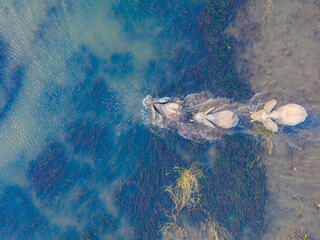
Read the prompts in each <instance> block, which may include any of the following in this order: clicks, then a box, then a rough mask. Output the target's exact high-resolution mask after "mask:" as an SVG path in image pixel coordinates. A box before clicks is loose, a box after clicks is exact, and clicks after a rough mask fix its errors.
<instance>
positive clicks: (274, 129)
mask: <svg viewBox="0 0 320 240" xmlns="http://www.w3.org/2000/svg"><path fill="white" fill-rule="evenodd" d="M263 125H264V126H265V127H266V129H269V130H271V131H272V132H277V131H278V125H277V124H276V123H275V122H274V121H272V120H271V118H267V119H266V120H265V121H263Z"/></svg>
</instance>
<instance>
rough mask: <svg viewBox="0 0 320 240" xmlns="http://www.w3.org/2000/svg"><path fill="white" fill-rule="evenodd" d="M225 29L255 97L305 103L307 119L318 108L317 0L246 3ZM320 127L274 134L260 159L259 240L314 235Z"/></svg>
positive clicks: (319, 220)
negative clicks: (264, 193)
mask: <svg viewBox="0 0 320 240" xmlns="http://www.w3.org/2000/svg"><path fill="white" fill-rule="evenodd" d="M227 34H230V35H232V36H234V37H235V38H236V39H237V40H239V41H241V42H242V43H243V44H242V45H241V47H239V49H238V50H237V54H238V58H239V61H238V63H239V64H238V69H239V72H240V73H241V74H242V76H244V77H246V79H247V80H248V81H249V83H250V85H251V86H252V90H253V91H254V92H255V93H259V94H260V97H261V99H263V100H266V99H272V98H276V99H277V100H278V101H279V102H280V103H289V102H295V103H299V104H301V105H303V106H305V107H306V108H307V110H308V113H309V116H310V118H312V119H311V120H310V121H311V122H312V121H317V119H319V111H320V1H312V0H290V1H288V0H279V1H275V0H250V1H248V2H247V3H246V4H244V5H243V6H242V8H241V9H240V10H239V11H238V13H237V17H236V18H235V20H234V21H233V23H231V24H230V25H229V28H228V29H227ZM319 139H320V131H319V126H317V125H316V124H315V125H313V127H311V128H309V129H306V130H303V129H300V130H299V131H298V133H297V134H294V135H292V134H291V135H290V134H287V133H285V132H280V133H277V134H276V135H275V136H274V137H273V140H272V141H273V146H274V149H273V153H272V154H271V155H267V154H266V157H265V163H266V166H267V173H268V180H267V189H268V194H269V195H268V199H267V203H266V208H265V226H264V229H265V233H264V236H263V239H264V240H270V239H288V238H289V236H290V234H294V233H300V234H304V233H305V232H306V233H308V234H309V236H310V237H312V239H320V227H319V226H320V211H319V207H318V205H317V204H319V203H320V148H319Z"/></svg>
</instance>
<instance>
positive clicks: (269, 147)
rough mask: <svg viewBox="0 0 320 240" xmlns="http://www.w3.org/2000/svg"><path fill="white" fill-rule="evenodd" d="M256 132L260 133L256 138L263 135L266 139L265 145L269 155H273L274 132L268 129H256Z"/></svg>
mask: <svg viewBox="0 0 320 240" xmlns="http://www.w3.org/2000/svg"><path fill="white" fill-rule="evenodd" d="M255 131H258V133H257V134H255V136H259V135H262V136H264V137H265V143H266V146H267V150H268V154H269V155H271V154H272V151H273V142H272V137H273V136H274V132H273V131H271V130H269V129H266V128H260V129H256V130H255Z"/></svg>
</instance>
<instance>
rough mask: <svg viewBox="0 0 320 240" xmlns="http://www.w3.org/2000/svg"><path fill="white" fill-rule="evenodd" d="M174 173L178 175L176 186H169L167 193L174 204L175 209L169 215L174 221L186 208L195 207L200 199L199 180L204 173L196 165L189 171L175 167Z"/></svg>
mask: <svg viewBox="0 0 320 240" xmlns="http://www.w3.org/2000/svg"><path fill="white" fill-rule="evenodd" d="M173 172H174V173H177V174H178V175H179V177H178V178H177V181H176V184H175V185H174V186H173V185H169V186H167V187H166V189H165V191H166V192H168V193H169V195H170V198H171V199H172V201H173V203H174V208H173V209H172V211H171V214H170V215H169V216H170V217H171V218H172V219H173V220H174V221H176V220H177V216H178V215H179V214H180V212H181V211H182V209H183V208H184V207H195V206H196V205H197V203H198V202H199V199H200V194H199V191H200V186H199V179H200V178H202V177H203V172H202V171H201V170H200V169H198V168H197V167H196V166H195V165H192V166H191V167H190V168H189V169H185V168H179V167H174V169H173Z"/></svg>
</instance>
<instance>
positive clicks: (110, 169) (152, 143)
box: [0, 0, 265, 240]
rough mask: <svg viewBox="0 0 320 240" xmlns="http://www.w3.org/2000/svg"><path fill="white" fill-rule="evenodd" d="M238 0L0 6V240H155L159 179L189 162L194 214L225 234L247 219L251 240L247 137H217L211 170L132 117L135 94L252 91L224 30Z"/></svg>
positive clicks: (258, 183) (252, 190)
mask: <svg viewBox="0 0 320 240" xmlns="http://www.w3.org/2000/svg"><path fill="white" fill-rule="evenodd" d="M240 4H241V2H240V1H234V2H233V1H220V2H219V3H216V1H209V2H206V1H192V0H185V1H163V0H142V1H132V0H119V1H116V0H114V1H113V0H112V1H102V0H94V1H82V0H77V1H63V0H56V1H43V0H41V1H40V0H30V1H9V0H8V1H7V0H4V1H1V3H0V21H1V23H0V66H1V69H0V100H1V101H0V136H1V144H0V238H1V239H68V240H69V239H139V240H140V239H148V240H149V239H161V233H160V231H159V229H160V226H161V224H163V223H164V222H165V221H166V217H165V215H164V214H163V212H162V211H161V209H163V208H170V207H171V205H172V203H171V202H170V199H169V197H168V195H167V194H166V193H165V192H164V187H165V186H167V185H168V184H170V183H173V182H174V178H173V176H171V175H168V174H167V173H168V172H170V171H171V170H172V169H173V167H175V166H179V167H190V166H191V164H192V162H195V161H200V162H202V164H203V169H204V171H205V175H206V176H207V177H206V178H205V180H203V181H202V184H203V186H204V187H203V190H202V191H203V192H202V196H204V203H203V208H204V209H205V210H206V211H209V212H210V213H211V215H213V216H215V218H216V219H217V220H218V221H219V222H221V224H223V225H224V226H226V228H228V230H229V231H230V232H231V233H232V234H233V235H234V237H235V238H236V239H241V238H242V237H243V234H244V233H243V232H244V229H245V228H248V227H249V228H250V229H251V232H252V236H256V235H259V234H260V233H261V226H262V223H263V215H262V213H263V207H264V193H265V178H264V177H261V176H265V174H264V171H265V170H264V169H263V168H262V169H261V168H258V167H257V166H256V165H255V164H256V163H254V159H256V157H257V155H258V154H262V153H261V149H260V148H261V147H260V145H259V143H258V142H257V141H256V140H254V138H253V137H252V136H249V135H245V134H237V135H233V136H226V137H224V138H223V139H222V140H221V141H220V142H219V143H218V144H217V145H216V148H217V151H218V153H219V154H218V158H217V164H216V166H215V168H211V167H208V165H207V162H206V154H205V153H206V151H207V150H208V148H209V147H210V144H198V143H193V142H191V141H189V140H185V139H182V138H181V137H179V136H177V135H175V134H174V133H172V132H166V131H165V130H159V129H158V131H157V130H156V131H155V130H151V129H150V128H149V127H148V126H147V125H145V124H144V121H143V114H142V113H141V111H142V103H141V102H142V99H143V97H144V96H145V95H147V94H150V95H152V96H176V97H182V96H184V95H186V94H189V93H193V92H199V91H201V90H210V91H211V92H213V93H214V94H215V95H217V96H224V97H229V98H231V99H233V100H246V99H249V98H250V96H252V92H251V90H250V86H249V85H247V84H246V83H245V81H244V80H243V79H241V78H240V77H239V75H238V73H237V71H236V67H235V63H236V62H235V61H236V58H235V57H234V53H235V48H236V47H237V44H239V43H236V42H235V40H234V39H232V38H230V37H227V36H225V35H223V33H222V32H223V30H224V29H225V28H226V27H227V25H228V24H229V22H230V21H231V20H232V19H233V17H234V15H235V11H236V9H237V7H239V5H240ZM239 142H246V143H247V146H248V147H243V146H239V144H238V145H237V143H239ZM230 147H231V148H230ZM239 151H240V153H239ZM239 164H240V165H241V164H244V165H243V166H241V167H238V166H239ZM246 164H249V165H250V164H251V165H250V169H251V171H248V170H247V169H248V166H247V165H246ZM237 167H238V168H237ZM252 169H253V170H252ZM239 182H240V184H242V185H241V186H240V188H238V187H235V183H239ZM239 189H241V192H238V191H239ZM228 192H233V193H235V194H238V197H236V198H235V197H231V196H229V195H228ZM257 194H258V197H257V196H256V195H257ZM232 196H236V195H234V194H233V195H232ZM239 196H240V197H239ZM190 214H191V216H194V218H195V219H196V218H200V217H201V216H202V215H201V214H199V213H190ZM192 214H193V215H192ZM257 222H259V224H257Z"/></svg>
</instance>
